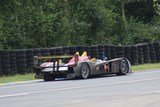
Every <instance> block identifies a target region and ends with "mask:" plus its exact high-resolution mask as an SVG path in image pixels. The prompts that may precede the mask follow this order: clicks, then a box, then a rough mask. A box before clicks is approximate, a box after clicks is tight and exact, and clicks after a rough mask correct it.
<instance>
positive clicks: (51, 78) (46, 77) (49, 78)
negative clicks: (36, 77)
mask: <svg viewBox="0 0 160 107" xmlns="http://www.w3.org/2000/svg"><path fill="white" fill-rule="evenodd" d="M43 79H44V81H54V80H55V77H54V76H53V75H52V74H49V73H43Z"/></svg>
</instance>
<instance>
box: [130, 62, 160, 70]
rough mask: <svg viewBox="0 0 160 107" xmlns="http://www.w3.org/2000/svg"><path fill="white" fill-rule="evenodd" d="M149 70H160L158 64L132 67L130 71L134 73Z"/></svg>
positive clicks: (159, 64)
mask: <svg viewBox="0 0 160 107" xmlns="http://www.w3.org/2000/svg"><path fill="white" fill-rule="evenodd" d="M150 69H160V63H154V64H143V65H138V66H132V71H134V72H137V71H143V70H150Z"/></svg>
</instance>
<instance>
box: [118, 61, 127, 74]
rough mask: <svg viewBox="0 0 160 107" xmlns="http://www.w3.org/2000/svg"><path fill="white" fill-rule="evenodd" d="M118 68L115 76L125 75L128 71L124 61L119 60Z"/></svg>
mask: <svg viewBox="0 0 160 107" xmlns="http://www.w3.org/2000/svg"><path fill="white" fill-rule="evenodd" d="M119 67H120V72H118V73H117V75H126V74H127V72H128V70H129V66H128V62H127V61H126V60H124V59H123V60H121V61H120V65H119Z"/></svg>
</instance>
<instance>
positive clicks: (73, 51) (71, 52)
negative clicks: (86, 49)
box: [68, 46, 77, 55]
mask: <svg viewBox="0 0 160 107" xmlns="http://www.w3.org/2000/svg"><path fill="white" fill-rule="evenodd" d="M68 48H69V51H68V54H70V55H74V54H75V53H76V52H77V47H76V46H70V47H68Z"/></svg>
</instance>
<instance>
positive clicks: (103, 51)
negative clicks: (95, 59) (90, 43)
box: [98, 45, 106, 60]
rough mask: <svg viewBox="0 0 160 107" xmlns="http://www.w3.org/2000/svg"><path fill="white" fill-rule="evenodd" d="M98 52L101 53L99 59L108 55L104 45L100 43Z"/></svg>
mask: <svg viewBox="0 0 160 107" xmlns="http://www.w3.org/2000/svg"><path fill="white" fill-rule="evenodd" d="M98 53H99V59H101V60H103V59H104V58H105V57H106V56H105V48H104V45H98Z"/></svg>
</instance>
